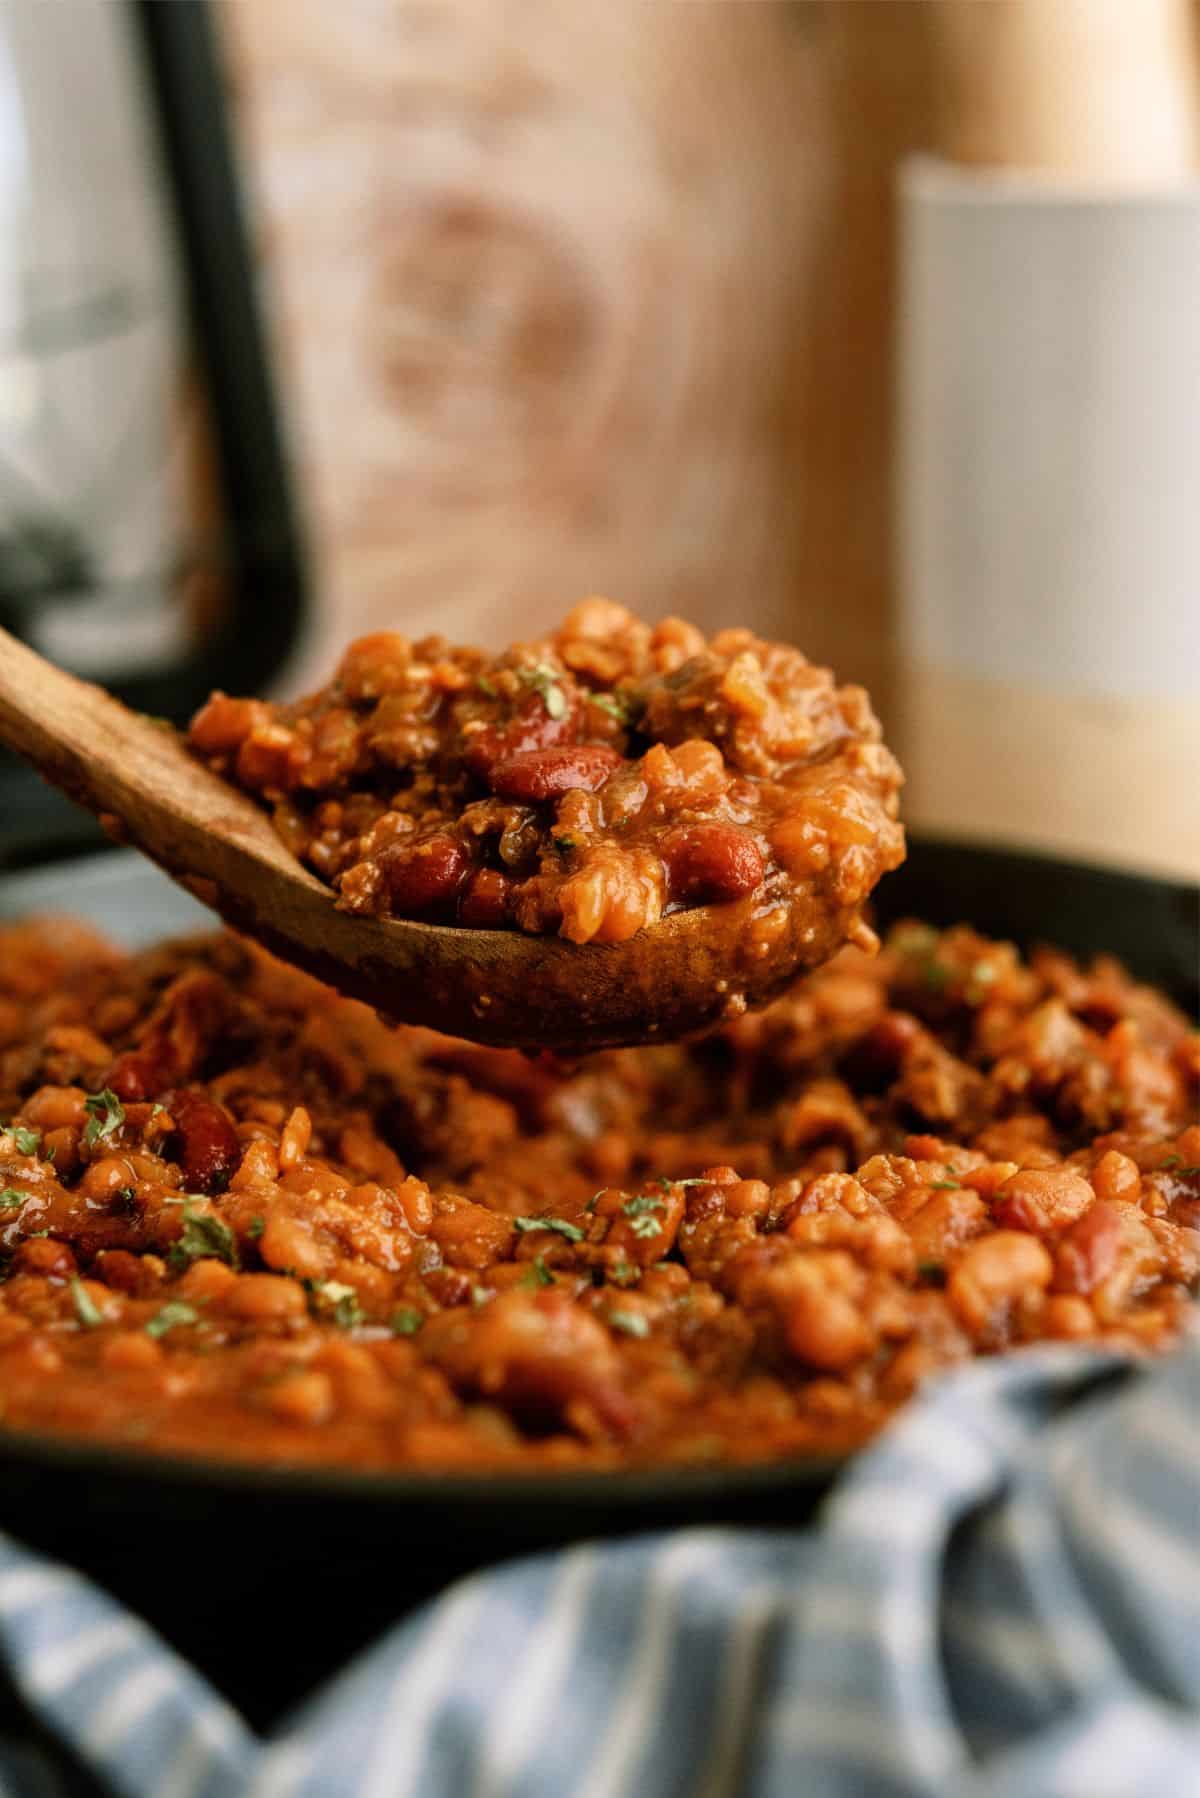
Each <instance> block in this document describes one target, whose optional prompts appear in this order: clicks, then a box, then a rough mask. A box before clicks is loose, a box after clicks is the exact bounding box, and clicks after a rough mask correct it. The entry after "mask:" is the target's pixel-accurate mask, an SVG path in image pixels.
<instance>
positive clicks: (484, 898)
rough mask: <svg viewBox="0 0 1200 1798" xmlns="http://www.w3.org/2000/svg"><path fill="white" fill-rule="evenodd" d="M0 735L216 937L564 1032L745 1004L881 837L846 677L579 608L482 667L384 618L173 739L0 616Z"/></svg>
mask: <svg viewBox="0 0 1200 1798" xmlns="http://www.w3.org/2000/svg"><path fill="white" fill-rule="evenodd" d="M0 740H2V741H4V742H5V743H7V744H8V745H9V746H10V747H12V748H13V749H16V750H17V751H19V753H20V754H22V755H24V756H26V757H27V758H28V759H29V760H30V761H31V762H32V763H33V764H34V765H35V766H36V767H37V768H38V769H40V771H41V772H42V774H43V775H45V776H46V778H47V779H48V780H51V781H53V782H54V783H55V784H56V785H58V786H60V787H62V788H64V789H65V791H67V792H68V793H69V794H71V796H72V797H73V798H75V799H77V800H78V801H79V802H80V803H81V804H83V805H85V806H87V807H88V808H89V809H90V810H91V811H93V812H95V813H96V814H97V815H98V816H99V817H100V818H101V820H102V821H103V822H104V823H105V824H106V826H107V827H108V828H109V830H110V832H111V834H113V835H114V836H116V837H117V838H118V839H119V840H120V841H124V842H129V843H132V844H135V845H136V846H137V847H138V848H139V849H141V850H143V851H144V852H145V854H147V855H148V856H150V857H151V858H152V860H154V861H156V862H158V863H159V864H160V866H162V867H163V868H165V869H166V871H167V872H168V873H169V874H171V875H173V876H174V878H175V879H176V880H178V881H179V882H180V883H181V884H182V885H183V886H185V887H186V888H187V889H188V890H189V891H190V892H192V893H193V894H195V895H196V897H198V898H200V899H201V900H203V901H204V903H205V904H208V905H211V906H212V907H213V909H214V910H216V911H218V912H219V913H220V914H221V916H222V917H224V918H225V919H226V920H227V921H228V922H229V923H230V924H231V925H233V926H234V927H235V928H236V929H238V930H241V931H244V932H246V933H247V934H248V935H250V936H253V937H256V938H257V939H258V940H259V941H260V942H262V943H264V944H265V945H266V946H267V947H268V948H269V949H272V950H274V951H275V952H276V953H278V954H279V955H281V956H283V957H285V958H286V959H287V960H290V961H293V962H296V963H298V964H299V965H300V966H302V967H304V968H307V969H308V970H309V971H310V972H311V973H314V974H316V975H318V976H319V977H320V978H321V979H323V980H326V981H328V982H329V983H330V984H331V985H333V986H336V987H338V988H340V989H341V990H342V991H343V992H346V993H349V994H352V995H353V996H355V997H357V998H361V999H366V1000H368V1001H369V1002H370V1003H371V1004H373V1005H375V1006H377V1007H378V1008H379V1009H380V1010H381V1011H383V1012H386V1013H387V1014H389V1015H390V1016H392V1017H395V1018H397V1019H400V1020H403V1021H404V1022H407V1023H417V1024H428V1025H433V1026H435V1027H436V1028H438V1029H439V1030H442V1031H445V1032H448V1033H451V1034H454V1035H456V1036H464V1037H471V1038H474V1039H475V1040H477V1041H480V1042H488V1043H503V1044H510V1045H516V1046H520V1047H538V1048H553V1049H559V1050H563V1051H580V1050H585V1049H592V1048H601V1047H604V1046H608V1045H613V1044H621V1043H633V1042H644V1041H648V1040H654V1039H662V1040H668V1039H670V1038H674V1037H677V1036H680V1035H683V1034H685V1033H687V1032H690V1031H695V1030H698V1029H702V1028H703V1027H705V1026H706V1025H710V1024H714V1023H716V1022H718V1021H719V1020H720V1019H721V1018H723V1017H728V1016H731V1015H734V1014H736V1013H737V1012H738V1011H741V1010H744V1009H745V1008H746V1007H747V1006H749V1005H755V1004H759V1003H762V1002H764V1001H765V1000H767V999H769V998H771V997H772V996H773V995H774V994H775V993H777V992H779V991H780V990H781V989H782V988H783V987H785V986H786V985H788V984H789V983H790V982H792V981H793V980H795V979H796V978H797V976H798V975H799V974H800V973H802V972H803V971H804V970H806V969H809V968H812V967H815V966H816V965H818V964H819V963H821V962H823V961H825V960H826V959H827V958H828V957H829V956H830V955H831V954H832V953H833V952H834V951H835V950H836V949H837V948H838V947H839V946H840V945H841V944H842V943H844V942H846V941H853V942H858V943H862V944H867V943H870V942H871V941H873V938H872V934H871V932H870V930H869V927H868V926H867V925H866V924H865V923H864V921H863V919H862V915H861V908H862V906H863V903H864V901H865V900H866V899H867V897H868V896H869V894H870V892H871V890H872V888H873V887H874V885H875V883H876V881H877V880H878V879H879V877H880V875H881V874H883V873H884V872H885V871H886V870H887V869H889V868H893V867H895V866H896V865H897V864H898V863H899V862H900V860H901V859H902V857H903V854H904V838H903V832H902V830H901V827H900V825H899V824H898V822H897V809H898V798H897V795H898V789H899V784H900V778H901V777H900V771H899V769H898V767H897V765H896V762H895V760H894V758H893V757H892V756H891V754H890V753H889V751H888V750H887V749H886V748H885V747H884V745H883V744H882V742H881V741H880V731H879V726H878V724H877V722H876V720H875V717H874V715H873V713H872V711H871V708H870V703H869V701H868V698H867V695H866V694H865V692H864V691H863V690H862V689H861V688H859V687H838V686H836V685H835V684H834V680H833V676H832V675H831V674H830V673H829V671H828V670H827V669H824V668H820V667H816V666H814V665H813V664H812V663H810V662H808V661H807V660H806V659H805V658H804V656H802V655H801V654H800V652H799V651H798V650H795V649H792V648H789V647H787V646H785V645H783V644H777V643H767V642H764V641H762V640H761V639H759V638H757V637H755V636H753V635H752V634H751V633H750V632H749V631H748V630H741V629H736V630H725V631H720V632H718V633H717V635H715V636H713V637H712V638H705V637H704V636H703V635H702V634H701V632H700V631H699V630H697V629H696V628H695V627H694V626H693V625H691V624H687V623H685V622H683V621H682V620H681V619H677V618H668V619H665V620H663V621H662V622H661V623H660V624H658V625H656V626H654V627H653V628H651V627H650V626H648V625H646V624H644V623H643V622H642V621H641V620H639V619H637V618H635V617H634V616H633V615H632V613H630V612H628V611H626V610H625V609H624V607H622V606H618V605H614V604H613V603H612V602H610V601H608V600H603V599H590V600H585V601H584V602H583V603H582V604H581V605H579V606H577V607H576V608H575V609H574V611H572V612H571V613H570V614H569V616H568V617H567V619H566V620H565V622H564V623H563V624H562V626H561V627H560V628H559V629H558V630H557V631H555V632H553V633H552V634H550V635H548V636H546V637H545V638H544V639H540V640H538V641H536V642H532V643H525V644H518V645H516V646H515V647H513V648H510V649H508V650H506V651H504V652H503V653H502V654H500V655H498V656H489V655H488V654H486V653H485V652H484V651H483V650H479V649H465V648H455V647H452V646H450V645H449V644H447V643H445V642H444V641H443V640H442V639H441V638H435V637H430V638H426V639H425V640H423V641H420V642H416V643H413V642H410V641H409V640H408V639H407V638H405V637H402V636H399V635H397V634H394V633H392V632H381V633H379V634H378V635H375V636H371V637H365V638H363V639H362V640H361V641H360V642H357V643H354V644H352V645H351V646H350V648H349V649H348V650H347V652H346V654H345V655H344V656H343V658H342V661H341V664H340V666H339V668H338V670H337V672H336V674H335V675H334V677H333V679H332V680H331V681H330V682H329V684H328V685H327V686H325V687H323V688H321V690H320V691H319V692H316V693H314V694H312V695H310V696H309V697H307V698H305V699H301V700H298V701H295V702H294V703H290V704H272V703H268V702H267V701H264V700H260V699H238V698H230V697H228V696H227V695H226V694H224V693H214V694H213V696H212V697H211V698H210V699H209V701H208V702H207V704H206V705H205V706H203V707H202V708H201V710H200V711H199V712H198V713H197V715H196V717H195V718H194V719H193V720H192V724H191V728H190V730H189V732H188V734H187V738H186V740H185V739H184V738H182V737H181V736H179V735H178V734H177V733H176V732H175V731H174V730H173V729H171V728H170V727H169V726H164V725H162V724H159V723H156V722H154V721H153V720H151V719H148V718H144V717H140V716H138V715H137V714H135V713H133V712H130V711H128V710H127V709H126V708H125V707H124V706H123V705H121V704H120V703H119V702H118V701H117V700H115V699H113V698H112V697H111V696H110V695H108V694H106V693H104V692H102V691H101V690H100V689H99V688H97V687H93V686H88V685H86V684H84V683H83V682H81V681H78V680H76V679H75V678H74V677H73V676H71V675H68V674H65V673H63V672H62V671H61V670H59V669H57V668H54V667H51V666H50V664H48V663H47V662H45V661H43V660H42V658H41V657H39V656H38V655H36V654H35V653H34V652H33V651H32V650H30V649H28V648H26V647H25V646H24V645H22V644H20V643H18V642H16V641H15V640H14V639H13V638H11V637H9V636H8V635H7V634H6V633H4V632H0Z"/></svg>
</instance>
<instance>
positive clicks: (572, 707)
mask: <svg viewBox="0 0 1200 1798" xmlns="http://www.w3.org/2000/svg"><path fill="white" fill-rule="evenodd" d="M561 691H562V693H563V696H564V698H565V699H566V709H565V710H564V711H563V712H562V714H561V716H559V717H557V718H552V717H551V715H550V713H549V712H548V711H547V710H546V707H545V704H544V702H543V700H542V698H541V696H540V694H537V693H530V694H528V695H527V696H526V697H525V698H524V699H522V700H521V702H520V704H519V705H518V706H517V708H516V710H515V711H514V712H513V714H512V716H511V717H510V718H508V719H506V720H505V721H504V722H497V723H495V724H489V725H486V726H485V727H484V729H483V730H481V731H477V732H476V733H475V735H474V736H472V737H471V738H470V739H469V741H468V743H467V747H466V752H465V760H466V764H467V767H468V768H469V769H470V770H471V772H472V774H477V775H478V776H479V777H480V779H481V780H487V779H488V778H489V776H490V773H491V770H492V768H493V767H494V766H495V764H496V763H497V762H502V761H505V760H506V759H507V758H508V757H510V756H515V755H524V754H526V753H527V752H528V751H529V750H531V749H547V748H549V747H550V746H551V745H552V744H559V745H563V744H568V743H573V742H574V741H575V738H576V736H577V734H578V730H579V708H578V704H577V701H576V695H575V692H574V690H573V689H571V688H569V687H568V686H567V685H566V684H565V683H564V685H563V687H562V689H561Z"/></svg>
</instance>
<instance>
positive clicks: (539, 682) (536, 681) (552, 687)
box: [517, 662, 567, 718]
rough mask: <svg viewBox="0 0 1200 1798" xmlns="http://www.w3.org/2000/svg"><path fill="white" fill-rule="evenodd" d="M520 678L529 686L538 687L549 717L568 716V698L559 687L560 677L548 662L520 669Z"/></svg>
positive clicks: (518, 671) (518, 670) (536, 663)
mask: <svg viewBox="0 0 1200 1798" xmlns="http://www.w3.org/2000/svg"><path fill="white" fill-rule="evenodd" d="M517 673H518V675H519V676H520V678H521V679H522V680H523V681H525V682H526V683H527V684H528V685H529V686H531V687H536V689H537V691H538V692H539V693H540V694H541V698H542V704H543V705H544V706H545V708H546V713H547V716H548V717H551V718H565V717H566V715H567V696H566V694H565V693H564V692H563V690H562V688H561V687H560V686H559V684H558V683H559V677H558V675H557V674H556V673H555V671H554V669H553V668H551V667H550V665H549V664H548V663H547V662H535V663H534V665H533V667H532V668H518V669H517Z"/></svg>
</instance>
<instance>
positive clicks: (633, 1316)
mask: <svg viewBox="0 0 1200 1798" xmlns="http://www.w3.org/2000/svg"><path fill="white" fill-rule="evenodd" d="M608 1321H609V1324H610V1325H611V1327H612V1328H613V1329H614V1330H620V1331H621V1332H622V1333H623V1334H624V1335H626V1336H649V1334H650V1325H649V1324H648V1323H647V1322H646V1319H645V1318H644V1317H643V1316H642V1314H641V1312H640V1311H610V1312H609V1314H608Z"/></svg>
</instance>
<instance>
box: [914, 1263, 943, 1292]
mask: <svg viewBox="0 0 1200 1798" xmlns="http://www.w3.org/2000/svg"><path fill="white" fill-rule="evenodd" d="M917 1278H918V1280H930V1281H932V1282H933V1284H934V1285H935V1286H940V1285H942V1283H943V1282H944V1280H945V1278H946V1270H945V1268H944V1267H943V1266H942V1264H941V1262H940V1261H918V1262H917Z"/></svg>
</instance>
